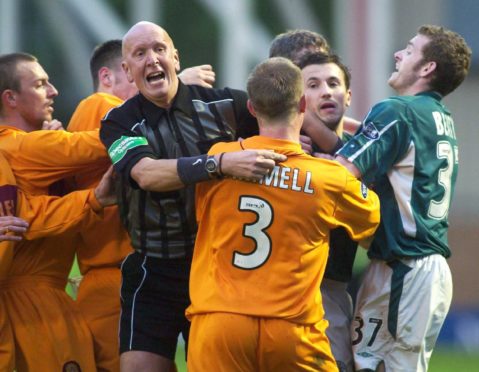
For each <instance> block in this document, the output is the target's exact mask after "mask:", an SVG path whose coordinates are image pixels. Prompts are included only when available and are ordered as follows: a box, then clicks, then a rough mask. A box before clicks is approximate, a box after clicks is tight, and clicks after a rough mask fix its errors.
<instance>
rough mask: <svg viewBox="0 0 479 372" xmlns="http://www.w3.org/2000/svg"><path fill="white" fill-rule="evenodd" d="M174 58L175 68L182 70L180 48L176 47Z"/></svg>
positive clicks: (177, 70)
mask: <svg viewBox="0 0 479 372" xmlns="http://www.w3.org/2000/svg"><path fill="white" fill-rule="evenodd" d="M173 58H174V60H175V70H176V72H179V71H180V52H178V49H175V51H174V54H173Z"/></svg>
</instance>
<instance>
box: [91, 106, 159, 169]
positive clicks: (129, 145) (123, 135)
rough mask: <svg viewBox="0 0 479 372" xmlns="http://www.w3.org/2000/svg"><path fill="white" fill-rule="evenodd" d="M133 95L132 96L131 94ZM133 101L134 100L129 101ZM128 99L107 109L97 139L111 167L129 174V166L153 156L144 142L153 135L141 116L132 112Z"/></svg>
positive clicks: (151, 150)
mask: <svg viewBox="0 0 479 372" xmlns="http://www.w3.org/2000/svg"><path fill="white" fill-rule="evenodd" d="M133 99H134V98H133ZM133 102H136V101H133ZM133 102H132V101H131V100H129V101H126V103H125V104H123V105H122V106H120V107H118V108H115V109H113V110H111V111H110V112H108V113H107V114H106V116H105V117H104V118H103V120H102V122H101V128H100V139H101V141H102V142H103V144H104V146H105V147H106V149H107V151H108V155H109V156H110V159H111V162H112V163H113V166H114V168H115V171H117V172H118V173H121V174H122V175H124V176H126V177H129V176H130V171H131V168H133V166H134V165H135V164H136V163H137V162H138V161H139V160H140V159H142V158H144V157H151V158H154V159H155V158H156V156H155V154H154V151H153V149H152V148H151V147H150V146H149V144H148V140H147V138H148V136H149V135H153V134H152V132H151V130H150V129H149V128H148V127H147V125H146V123H145V121H144V120H142V119H141V116H135V110H134V108H133V107H131V106H132V103H133Z"/></svg>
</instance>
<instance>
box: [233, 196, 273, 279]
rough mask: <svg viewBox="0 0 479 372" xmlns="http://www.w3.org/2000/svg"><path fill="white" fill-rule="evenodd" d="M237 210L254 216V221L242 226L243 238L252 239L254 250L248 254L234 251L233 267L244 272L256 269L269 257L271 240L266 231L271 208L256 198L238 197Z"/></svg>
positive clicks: (271, 219)
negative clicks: (251, 213)
mask: <svg viewBox="0 0 479 372" xmlns="http://www.w3.org/2000/svg"><path fill="white" fill-rule="evenodd" d="M238 208H239V210H240V211H245V212H248V211H250V212H253V213H255V214H256V221H254V222H253V223H249V224H245V225H244V226H243V236H246V237H248V238H251V239H253V241H254V243H255V248H254V249H253V250H252V251H251V252H250V253H248V254H244V253H240V252H238V251H234V253H233V266H236V267H238V268H240V269H244V270H253V269H257V268H258V267H260V266H262V265H264V263H265V262H266V261H267V260H268V258H269V256H270V255H271V238H270V236H269V235H268V234H267V233H266V229H267V228H268V227H270V226H271V224H272V223H273V208H272V207H271V205H270V204H269V203H268V202H267V201H266V200H264V199H262V198H259V197H257V196H240V199H239V205H238Z"/></svg>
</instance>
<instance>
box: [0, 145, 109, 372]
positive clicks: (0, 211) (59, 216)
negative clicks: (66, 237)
mask: <svg viewBox="0 0 479 372" xmlns="http://www.w3.org/2000/svg"><path fill="white" fill-rule="evenodd" d="M104 182H105V180H103V182H102V183H101V184H100V185H99V186H98V187H97V189H96V190H84V191H77V192H74V193H70V194H68V195H66V196H64V197H62V198H60V197H55V196H33V197H32V196H27V195H26V194H25V193H23V192H22V191H21V190H18V188H17V185H16V181H15V177H14V176H13V173H12V171H11V169H10V166H9V165H8V163H7V161H6V160H5V158H4V157H3V156H2V155H1V153H0V288H2V286H3V284H5V283H6V281H5V279H6V278H7V275H8V271H9V269H10V265H11V263H12V260H13V256H14V249H15V242H17V241H20V240H22V238H26V239H28V240H33V239H39V238H42V237H45V236H52V235H58V234H62V233H64V232H65V231H68V230H70V229H74V228H78V227H79V226H80V223H81V222H82V220H83V218H84V216H85V214H88V213H89V210H93V211H100V210H101V208H102V207H101V205H100V204H99V202H98V200H103V198H104V196H105V195H104V189H103V188H102V187H104ZM95 195H98V200H97V197H96V196H95ZM15 216H19V217H15ZM14 350H15V349H14V340H13V334H12V330H11V327H10V323H9V322H8V316H7V312H6V310H5V307H4V305H3V299H2V298H1V297H0V371H12V370H13V369H14V364H15V362H14V360H15V358H14Z"/></svg>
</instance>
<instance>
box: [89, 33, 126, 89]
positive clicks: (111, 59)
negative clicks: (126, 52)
mask: <svg viewBox="0 0 479 372" xmlns="http://www.w3.org/2000/svg"><path fill="white" fill-rule="evenodd" d="M119 59H121V40H119V39H114V40H108V41H105V42H104V43H102V44H100V45H98V46H96V47H95V49H94V50H93V53H92V55H91V58H90V74H91V79H92V81H93V90H94V91H97V90H98V86H99V84H100V82H99V80H98V71H100V69H101V68H102V67H108V68H110V69H113V68H115V66H116V64H117V63H118V60H119Z"/></svg>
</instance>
